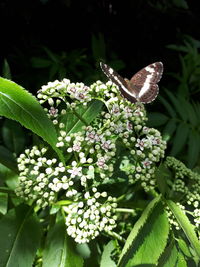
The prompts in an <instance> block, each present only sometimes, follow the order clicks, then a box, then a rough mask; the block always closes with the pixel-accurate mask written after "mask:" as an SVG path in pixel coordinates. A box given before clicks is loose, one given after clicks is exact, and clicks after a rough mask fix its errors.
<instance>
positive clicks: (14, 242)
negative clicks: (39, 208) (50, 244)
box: [0, 205, 41, 267]
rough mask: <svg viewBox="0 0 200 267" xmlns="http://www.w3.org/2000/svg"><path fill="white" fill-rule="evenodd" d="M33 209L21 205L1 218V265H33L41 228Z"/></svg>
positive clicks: (11, 266) (2, 266)
mask: <svg viewBox="0 0 200 267" xmlns="http://www.w3.org/2000/svg"><path fill="white" fill-rule="evenodd" d="M31 210H32V209H31V208H30V207H29V206H25V205H23V206H22V205H21V206H19V207H17V208H16V209H15V210H10V211H9V213H8V214H6V215H5V216H4V217H3V218H2V219H1V220H0V236H1V238H0V259H1V260H0V267H13V266H20V267H32V264H33V261H34V258H35V254H36V251H37V249H38V247H39V243H40V238H41V229H40V225H39V222H38V219H37V217H36V216H35V215H33V214H32V211H31Z"/></svg>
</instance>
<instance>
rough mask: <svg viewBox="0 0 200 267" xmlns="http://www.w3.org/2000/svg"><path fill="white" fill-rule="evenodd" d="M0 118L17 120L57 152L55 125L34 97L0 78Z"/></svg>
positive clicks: (59, 153)
mask: <svg viewBox="0 0 200 267" xmlns="http://www.w3.org/2000/svg"><path fill="white" fill-rule="evenodd" d="M0 116H5V117H6V118H9V119H12V120H16V121H18V122H19V123H21V124H22V125H23V126H24V127H26V128H28V129H30V130H31V131H33V132H34V133H36V134H37V135H39V136H40V137H42V138H43V139H44V140H45V141H46V142H47V143H49V144H50V145H51V146H52V148H53V149H54V150H55V151H56V152H57V154H58V155H59V157H60V159H61V160H63V161H64V159H63V156H62V154H61V152H60V150H58V149H57V148H56V143H57V134H56V131H55V128H54V125H53V123H52V122H51V121H50V120H49V118H48V117H47V115H46V113H45V112H44V110H43V109H42V107H41V106H40V104H39V102H38V101H37V100H36V98H35V97H34V96H32V95H31V94H30V93H28V92H27V91H26V90H25V89H24V88H22V87H21V86H19V85H17V84H16V83H14V82H12V81H9V80H7V79H4V78H0Z"/></svg>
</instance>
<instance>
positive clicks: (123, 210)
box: [116, 208, 135, 213]
mask: <svg viewBox="0 0 200 267" xmlns="http://www.w3.org/2000/svg"><path fill="white" fill-rule="evenodd" d="M116 212H125V213H135V210H133V209H126V208H117V209H116Z"/></svg>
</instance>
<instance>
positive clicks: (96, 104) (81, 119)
mask: <svg viewBox="0 0 200 267" xmlns="http://www.w3.org/2000/svg"><path fill="white" fill-rule="evenodd" d="M102 106H103V102H101V101H99V100H92V101H91V102H90V103H88V105H87V106H86V107H84V106H79V107H78V108H77V109H76V110H75V111H74V113H73V112H70V113H67V114H66V116H65V117H64V118H63V121H62V122H64V123H65V124H66V132H67V133H68V134H70V133H74V132H77V131H81V130H82V127H83V126H84V125H89V124H90V123H91V122H92V121H93V120H94V119H95V118H96V116H97V115H98V114H99V112H100V111H101V109H102Z"/></svg>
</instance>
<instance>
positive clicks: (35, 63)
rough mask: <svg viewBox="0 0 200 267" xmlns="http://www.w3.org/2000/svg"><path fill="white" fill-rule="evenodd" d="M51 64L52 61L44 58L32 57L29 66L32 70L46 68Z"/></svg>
mask: <svg viewBox="0 0 200 267" xmlns="http://www.w3.org/2000/svg"><path fill="white" fill-rule="evenodd" d="M51 64H52V61H50V60H49V59H45V58H40V57H32V58H31V65H32V67H33V68H48V67H50V66H51Z"/></svg>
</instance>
